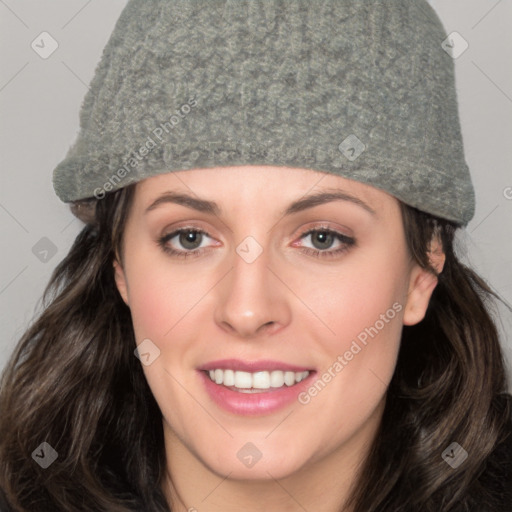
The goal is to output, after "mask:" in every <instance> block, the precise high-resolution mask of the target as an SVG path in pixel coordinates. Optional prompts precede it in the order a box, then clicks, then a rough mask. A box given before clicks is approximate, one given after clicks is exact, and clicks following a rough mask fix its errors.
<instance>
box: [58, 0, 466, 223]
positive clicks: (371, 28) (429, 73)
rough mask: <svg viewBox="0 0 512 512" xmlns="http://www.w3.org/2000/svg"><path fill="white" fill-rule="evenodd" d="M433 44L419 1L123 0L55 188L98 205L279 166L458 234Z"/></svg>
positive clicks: (454, 140) (431, 25)
mask: <svg viewBox="0 0 512 512" xmlns="http://www.w3.org/2000/svg"><path fill="white" fill-rule="evenodd" d="M446 37H447V35H446V33H445V31H444V29H443V26H442V24H441V21H440V19H439V17H438V16H437V14H436V13H435V11H434V10H433V9H432V7H431V6H430V5H429V4H428V2H427V1H426V0H391V1H383V0H357V1H356V0H130V1H129V2H128V4H127V5H126V7H125V9H124V10H123V12H122V14H121V16H120V18H119V20H118V22H117V24H116V26H115V29H114V31H113V33H112V35H111V37H110V39H109V41H108V43H107V45H106V47H105V49H104V52H103V55H102V58H101V61H100V63H99V64H98V66H97V68H96V72H95V75H94V77H93V79H92V82H91V84H90V89H89V91H88V93H87V95H86V97H85V100H84V102H83V105H82V109H81V114H80V132H79V134H78V137H77V140H76V141H75V143H74V144H73V146H72V147H71V148H70V150H69V151H68V154H67V156H66V157H65V159H64V160H63V161H62V162H61V163H60V164H59V165H58V166H57V167H56V168H55V170H54V172H53V184H54V188H55V191H56V193H57V195H58V196H59V197H60V199H61V200H63V201H65V202H73V201H77V200H83V199H89V198H90V199H98V200H101V199H102V198H103V197H105V195H106V194H108V193H110V192H112V191H114V190H118V189H120V188H122V187H125V186H127V185H129V184H131V183H135V182H138V181H140V180H142V179H145V178H148V177H151V176H155V175H158V174H162V173H168V172H172V171H181V170H190V169H200V168H211V167H222V166H230V167H231V166H241V165H258V166H263V165H271V166H286V167H293V168H305V169H312V170H316V171H320V172H326V173H331V174H335V175H338V176H342V177H345V178H349V179H353V180H357V181H359V182H363V183H366V184H369V185H371V186H374V187H377V188H379V189H382V190H384V191H386V192H388V193H389V194H391V195H393V196H395V197H396V198H398V199H400V200H402V201H403V202H405V203H406V204H408V205H411V206H413V207H416V208H418V209H420V210H423V211H425V212H427V213H431V214H433V215H437V216H439V217H442V218H445V219H448V220H451V221H454V222H457V223H459V224H461V225H465V224H467V223H468V222H469V220H470V219H471V218H472V217H473V214H474V206H475V205H474V190H473V185H472V182H471V177H470V174H469V169H468V166H467V164H466V162H465V157H464V149H463V142H462V135H461V129H460V122H459V114H458V106H457V94H456V89H455V77H454V62H453V58H452V57H451V56H450V55H449V54H448V53H447V52H446V51H444V49H443V47H442V43H443V41H444V40H445V39H446ZM192 172H193V171H192ZM219 172H222V169H219Z"/></svg>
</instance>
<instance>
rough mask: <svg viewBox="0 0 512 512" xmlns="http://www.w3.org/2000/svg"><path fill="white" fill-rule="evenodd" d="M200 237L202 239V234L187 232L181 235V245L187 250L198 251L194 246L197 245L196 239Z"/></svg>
mask: <svg viewBox="0 0 512 512" xmlns="http://www.w3.org/2000/svg"><path fill="white" fill-rule="evenodd" d="M198 236H199V237H200V236H201V233H198V232H197V231H187V232H185V233H181V235H180V243H181V244H182V245H183V247H185V248H187V249H196V247H195V246H194V245H195V244H197V240H196V238H197V237H198Z"/></svg>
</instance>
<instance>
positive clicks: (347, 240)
mask: <svg viewBox="0 0 512 512" xmlns="http://www.w3.org/2000/svg"><path fill="white" fill-rule="evenodd" d="M181 233H198V234H203V235H206V236H207V237H209V238H212V237H211V236H210V234H209V233H207V232H206V231H203V230H202V229H196V228H186V227H185V228H179V229H177V230H176V231H173V232H172V233H169V234H167V235H164V236H162V237H160V238H159V239H158V240H157V243H158V245H159V246H160V247H161V248H162V250H163V251H164V252H166V253H167V254H170V255H171V256H175V257H178V258H185V259H186V258H190V257H196V256H200V255H201V254H202V253H204V252H209V251H210V250H211V248H208V249H194V250H189V251H177V250H176V249H173V248H172V247H169V246H168V245H167V242H168V241H169V240H172V239H173V238H174V237H175V236H177V235H180V234H181ZM313 233H325V234H327V235H333V236H334V237H335V238H336V239H338V240H339V241H340V242H341V243H342V244H343V245H342V246H341V247H339V248H338V249H334V250H325V251H322V250H320V249H311V247H302V251H303V252H304V253H306V254H308V255H309V256H314V257H316V258H335V257H336V256H339V255H341V254H342V253H344V252H346V251H348V250H349V249H350V248H351V247H352V246H354V245H355V244H356V240H355V239H354V238H351V237H349V236H346V235H343V234H342V233H338V232H337V231H334V230H332V229H329V228H323V227H316V228H314V229H309V230H307V231H305V232H304V233H302V234H301V235H300V236H299V239H303V238H305V237H307V236H309V235H311V234H313Z"/></svg>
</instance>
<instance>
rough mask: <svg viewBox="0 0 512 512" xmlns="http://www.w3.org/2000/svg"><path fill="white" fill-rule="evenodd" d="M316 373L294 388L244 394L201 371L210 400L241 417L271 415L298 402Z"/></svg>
mask: <svg viewBox="0 0 512 512" xmlns="http://www.w3.org/2000/svg"><path fill="white" fill-rule="evenodd" d="M314 373H315V372H313V371H312V372H310V374H309V375H308V376H307V377H306V378H305V379H304V380H301V381H300V382H299V383H297V384H294V385H293V386H286V385H284V386H283V387H281V388H273V389H272V390H271V391H264V392H262V393H243V392H238V391H232V390H231V389H229V388H227V387H226V386H223V385H222V384H216V383H215V382H213V381H212V380H211V379H210V378H209V377H208V375H206V372H204V371H202V370H199V374H200V377H201V378H202V379H203V382H204V386H205V389H206V392H207V393H208V395H209V396H210V398H211V399H212V400H213V401H214V402H215V403H216V404H217V405H219V406H220V407H222V408H223V409H225V410H226V411H229V412H231V413H234V414H238V415H240V416H255V415H262V414H271V413H273V412H275V411H278V410H280V409H283V408H284V407H286V406H287V405H290V404H291V403H293V402H294V401H296V400H297V396H298V395H299V393H301V392H302V391H304V390H305V389H306V388H307V387H308V386H309V381H310V379H311V377H312V376H313V375H314Z"/></svg>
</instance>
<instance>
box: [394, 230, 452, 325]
mask: <svg viewBox="0 0 512 512" xmlns="http://www.w3.org/2000/svg"><path fill="white" fill-rule="evenodd" d="M428 254H429V259H430V263H431V265H432V266H433V267H434V268H435V269H436V272H437V273H438V274H440V273H441V272H442V271H443V267H444V263H445V260H446V255H445V254H444V251H443V247H442V244H441V241H440V240H439V239H438V237H435V238H434V240H433V241H432V242H431V244H430V249H429V251H428ZM437 283H438V279H437V276H435V275H434V274H432V272H430V271H429V270H427V269H424V268H422V267H420V265H418V264H415V265H414V268H413V270H412V271H411V276H410V280H409V291H408V294H407V301H406V304H405V308H404V309H405V311H404V316H403V323H404V325H415V324H417V323H419V322H421V321H422V320H423V318H425V313H426V312H427V308H428V304H429V302H430V298H431V297H432V293H433V291H434V289H435V287H436V286H437Z"/></svg>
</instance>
